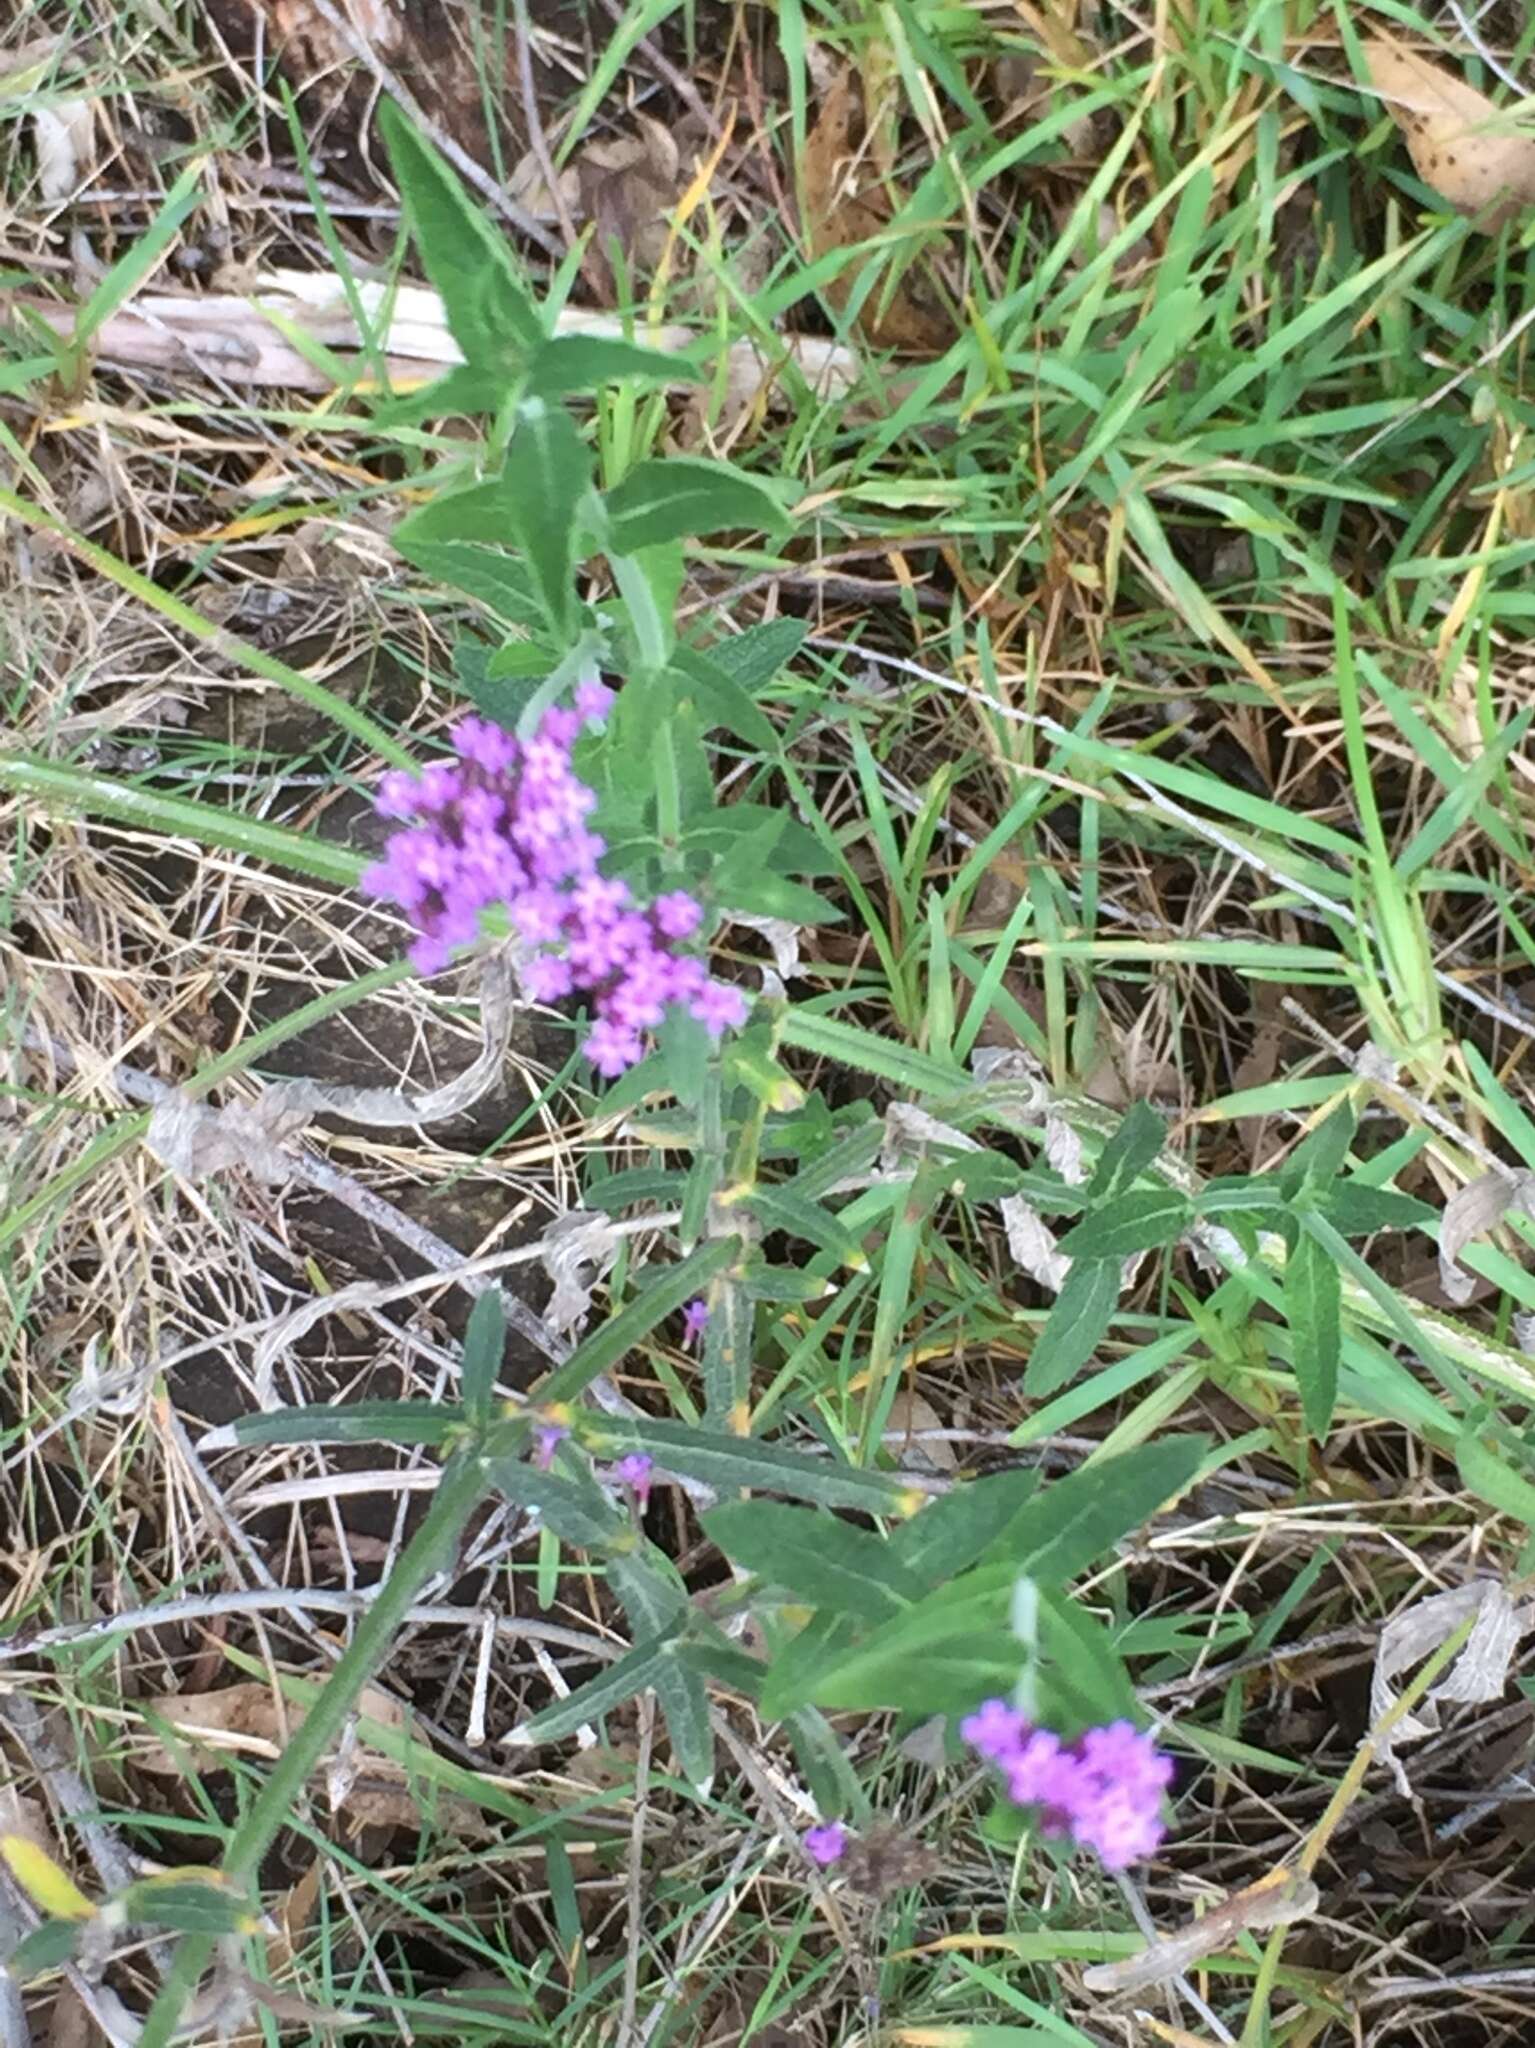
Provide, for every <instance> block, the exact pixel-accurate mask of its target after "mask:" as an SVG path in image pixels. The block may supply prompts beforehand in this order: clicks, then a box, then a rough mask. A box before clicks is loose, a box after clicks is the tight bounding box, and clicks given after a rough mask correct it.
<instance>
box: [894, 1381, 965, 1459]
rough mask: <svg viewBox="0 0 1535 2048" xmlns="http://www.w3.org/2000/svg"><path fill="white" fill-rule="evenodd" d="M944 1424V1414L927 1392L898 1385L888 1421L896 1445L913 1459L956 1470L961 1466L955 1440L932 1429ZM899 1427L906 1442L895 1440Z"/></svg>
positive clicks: (939, 1427)
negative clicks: (908, 1389) (934, 1432)
mask: <svg viewBox="0 0 1535 2048" xmlns="http://www.w3.org/2000/svg"><path fill="white" fill-rule="evenodd" d="M942 1428H943V1417H942V1416H941V1415H940V1414H939V1413H938V1410H937V1409H936V1408H935V1407H934V1406H933V1404H932V1402H931V1401H929V1400H928V1399H927V1398H926V1396H925V1395H922V1394H913V1393H909V1392H908V1391H907V1389H906V1388H905V1387H901V1388H899V1389H898V1391H897V1392H896V1395H895V1398H894V1399H893V1400H892V1401H891V1403H890V1415H889V1418H888V1420H887V1421H886V1423H885V1429H886V1432H887V1434H888V1436H889V1438H890V1440H891V1446H892V1448H893V1449H904V1452H905V1454H906V1456H907V1459H908V1461H909V1462H911V1463H914V1464H926V1465H930V1466H932V1467H934V1469H935V1470H937V1471H941V1472H953V1471H956V1470H957V1469H958V1466H959V1453H958V1452H957V1451H956V1450H955V1448H954V1446H953V1444H951V1443H949V1442H948V1440H947V1439H946V1438H944V1437H940V1436H934V1435H932V1434H931V1433H930V1432H932V1431H934V1430H939V1429H942ZM897 1431H899V1432H900V1436H901V1438H902V1439H903V1440H904V1443H903V1444H898V1443H897V1442H896V1441H895V1437H896V1432H897ZM913 1439H920V1441H913Z"/></svg>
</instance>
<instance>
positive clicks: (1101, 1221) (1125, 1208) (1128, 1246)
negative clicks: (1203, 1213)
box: [1059, 1188, 1194, 1259]
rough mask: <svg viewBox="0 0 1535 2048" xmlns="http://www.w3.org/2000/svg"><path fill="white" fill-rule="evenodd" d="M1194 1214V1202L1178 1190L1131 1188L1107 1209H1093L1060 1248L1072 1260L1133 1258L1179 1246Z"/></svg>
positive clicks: (1068, 1233)
mask: <svg viewBox="0 0 1535 2048" xmlns="http://www.w3.org/2000/svg"><path fill="white" fill-rule="evenodd" d="M1193 1214H1194V1205H1193V1203H1192V1202H1191V1201H1190V1200H1189V1198H1188V1196H1187V1195H1181V1194H1179V1192H1178V1190H1177V1189H1176V1188H1130V1189H1128V1190H1127V1191H1126V1192H1125V1193H1123V1194H1121V1195H1118V1196H1116V1197H1115V1199H1114V1200H1113V1201H1112V1202H1111V1203H1109V1204H1108V1205H1107V1206H1106V1207H1104V1208H1101V1209H1100V1208H1097V1207H1096V1206H1095V1207H1094V1208H1092V1209H1091V1210H1089V1212H1088V1214H1087V1215H1086V1216H1084V1217H1083V1218H1082V1221H1081V1222H1080V1223H1078V1224H1077V1225H1076V1226H1075V1228H1074V1229H1072V1230H1068V1231H1067V1233H1066V1235H1065V1236H1064V1237H1063V1238H1062V1239H1061V1241H1060V1246H1059V1249H1060V1250H1061V1251H1062V1252H1063V1253H1064V1254H1065V1255H1066V1257H1067V1258H1068V1259H1125V1258H1129V1257H1130V1255H1131V1254H1132V1253H1134V1252H1144V1251H1151V1250H1153V1249H1154V1248H1155V1247H1156V1246H1158V1245H1165V1244H1175V1243H1176V1242H1177V1240H1178V1238H1179V1237H1180V1236H1181V1235H1182V1233H1183V1232H1184V1231H1185V1230H1186V1229H1187V1228H1188V1226H1189V1223H1190V1221H1191V1219H1192V1217H1193Z"/></svg>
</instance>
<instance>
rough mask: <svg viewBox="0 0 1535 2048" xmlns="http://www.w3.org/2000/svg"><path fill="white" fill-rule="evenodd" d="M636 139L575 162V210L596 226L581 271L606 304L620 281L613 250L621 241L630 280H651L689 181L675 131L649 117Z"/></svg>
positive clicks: (602, 145)
mask: <svg viewBox="0 0 1535 2048" xmlns="http://www.w3.org/2000/svg"><path fill="white" fill-rule="evenodd" d="M637 118H638V121H639V130H638V133H636V134H633V135H619V136H611V137H608V138H606V139H605V140H603V141H601V142H594V143H591V144H590V145H589V146H588V147H587V148H586V149H584V150H583V151H582V152H581V155H580V157H579V158H578V159H577V162H576V166H575V169H576V191H577V197H578V201H579V204H578V206H577V208H576V211H577V213H578V214H579V215H581V216H582V217H584V218H586V219H589V220H590V221H591V222H592V224H593V229H594V232H593V235H592V238H591V241H590V242H589V243H588V244H587V249H586V254H585V256H584V257H583V259H582V263H581V269H582V273H583V275H584V276H585V278H586V281H587V283H588V285H589V286H590V287H591V289H592V291H593V292H594V293H595V294H596V296H597V298H598V299H599V300H600V301H601V303H602V304H603V305H605V306H610V305H612V304H613V303H614V298H615V295H616V293H617V290H618V282H617V279H616V277H615V276H614V271H613V262H612V257H611V254H610V251H611V249H612V245H613V244H614V243H615V242H616V243H617V244H618V247H619V249H620V250H621V251H622V254H623V260H624V267H625V268H626V269H627V271H628V273H629V277H630V280H631V282H632V281H633V280H634V279H636V278H645V277H648V276H649V275H650V274H651V272H652V271H653V270H654V269H655V267H656V265H657V264H658V263H659V262H660V260H661V255H662V251H663V250H664V249H665V247H666V237H667V232H668V220H669V218H670V215H671V213H672V210H673V209H674V207H675V206H676V204H677V201H678V199H679V198H680V197H681V193H682V186H683V183H684V178H683V170H682V153H681V150H680V149H679V147H678V144H677V138H676V136H675V135H674V134H673V133H672V131H671V130H670V129H669V128H667V127H666V126H664V125H663V123H661V122H660V121H657V120H656V119H655V118H654V117H653V116H652V115H650V114H641V115H639V116H638V117H637Z"/></svg>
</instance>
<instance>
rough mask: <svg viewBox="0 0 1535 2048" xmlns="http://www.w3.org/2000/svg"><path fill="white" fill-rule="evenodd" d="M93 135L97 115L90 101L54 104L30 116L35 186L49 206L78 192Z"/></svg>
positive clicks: (64, 101)
mask: <svg viewBox="0 0 1535 2048" xmlns="http://www.w3.org/2000/svg"><path fill="white" fill-rule="evenodd" d="M95 131H96V112H95V108H94V107H93V106H92V104H91V102H90V101H89V100H55V101H54V103H53V104H52V106H42V107H39V108H38V109H37V111H36V112H35V113H34V114H33V116H32V146H33V148H34V149H35V150H36V151H37V182H38V184H39V186H40V187H41V189H42V196H43V198H44V199H45V200H46V201H47V202H48V204H49V205H50V206H57V205H58V204H59V202H60V201H61V200H65V199H68V198H69V196H70V194H71V193H73V192H75V191H77V190H78V189H79V186H80V182H81V166H82V165H85V164H89V162H90V159H91V146H92V142H93V139H94V136H95Z"/></svg>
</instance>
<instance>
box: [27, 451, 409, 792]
mask: <svg viewBox="0 0 1535 2048" xmlns="http://www.w3.org/2000/svg"><path fill="white" fill-rule="evenodd" d="M0 511H5V512H9V513H10V514H11V515H12V517H13V518H16V519H19V520H20V521H21V522H22V524H23V525H24V526H30V527H31V528H32V529H33V531H34V532H35V533H51V534H52V535H53V536H54V537H55V539H58V540H61V541H63V542H64V544H65V546H66V547H67V548H68V549H69V551H70V553H71V554H72V555H75V556H76V557H78V559H79V560H80V561H82V562H85V563H88V564H89V566H90V567H91V568H93V569H94V570H96V571H97V573H98V574H99V575H102V576H105V577H107V578H108V579H109V580H110V581H111V582H113V583H115V584H116V585H117V587H118V588H119V589H120V590H126V591H127V592H128V594H129V596H130V597H136V598H138V599H139V601H140V602H141V603H143V604H147V605H148V606H149V607H150V608H151V610H153V611H157V612H158V613H159V614H160V616H161V618H162V619H167V620H169V622H170V623H171V624H172V625H173V626H178V627H180V629H181V631H182V632H183V633H189V634H190V635H191V637H192V638H193V639H194V640H202V641H205V642H209V643H213V644H216V645H217V647H218V650H219V652H220V653H221V654H224V655H229V656H231V657H232V658H233V659H234V660H236V661H238V662H239V663H240V664H241V666H242V667H244V668H247V669H249V671H250V673H251V674H252V675H253V676H263V677H265V679H266V681H267V682H269V683H277V684H278V685H279V686H280V687H281V688H282V689H284V690H286V691H287V692H288V694H289V696H291V697H297V698H298V700H299V702H300V703H301V704H308V705H309V706H310V707H311V708H312V709H313V710H315V711H319V712H323V714H324V715H325V717H327V718H329V719H331V720H332V721H333V722H334V723H335V724H336V725H339V726H340V727H341V729H342V731H343V732H349V733H350V734H351V735H352V737H353V738H354V739H357V740H361V742H362V744H363V745H364V746H365V747H367V748H369V749H371V751H372V752H373V753H375V754H378V755H379V756H380V757H381V758H382V759H383V760H385V761H392V762H393V763H394V764H395V766H396V767H397V768H409V767H411V766H412V765H413V761H412V756H411V755H410V754H409V753H408V752H407V750H406V749H405V748H404V747H402V746H401V745H400V743H399V741H398V740H396V739H394V738H392V737H391V735H390V734H389V733H387V732H385V730H384V728H383V727H382V726H381V725H378V724H376V723H375V722H374V720H373V719H371V718H370V717H369V716H368V714H367V712H366V711H359V710H358V709H357V707H356V705H355V704H348V703H347V701H346V699H345V698H344V697H338V696H337V695H336V693H335V691H334V690H327V689H326V687H325V685H324V684H323V683H316V682H313V681H312V680H311V679H310V678H309V677H308V676H306V675H300V673H299V671H298V670H297V669H296V668H289V666H288V664H287V663H286V662H285V661H279V660H278V659H277V657H276V655H275V654H267V653H265V652H264V651H263V650H262V649H261V648H259V647H253V646H252V645H251V643H250V642H249V641H248V640H241V639H240V638H239V637H238V635H236V634H234V633H231V632H229V631H227V630H226V628H224V627H223V626H216V625H215V624H214V623H213V621H212V620H211V619H205V618H204V617H203V615H202V613H201V612H194V611H193V609H192V607H191V606H190V605H187V604H183V603H182V602H181V599H180V598H179V597H172V596H171V594H170V592H169V591H168V590H161V589H160V587H159V585H158V584H155V583H151V582H150V580H149V578H148V577H147V576H141V575H140V574H139V572H138V570H137V569H132V568H130V567H129V566H128V564H127V563H126V562H120V561H119V560H118V559H117V557H116V555H113V554H109V553H108V552H107V550H106V549H105V548H99V547H97V546H96V544H95V542H94V541H89V540H86V539H85V537H84V536H83V535H82V534H78V533H76V532H75V531H74V529H73V528H72V527H70V526H66V525H65V523H64V521H63V520H62V519H55V518H53V517H52V515H51V514H50V513H47V512H44V511H43V510H42V509H41V507H39V506H37V505H33V504H30V503H29V502H28V500H27V499H25V498H21V497H18V496H17V495H16V493H15V492H14V491H6V490H0Z"/></svg>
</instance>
